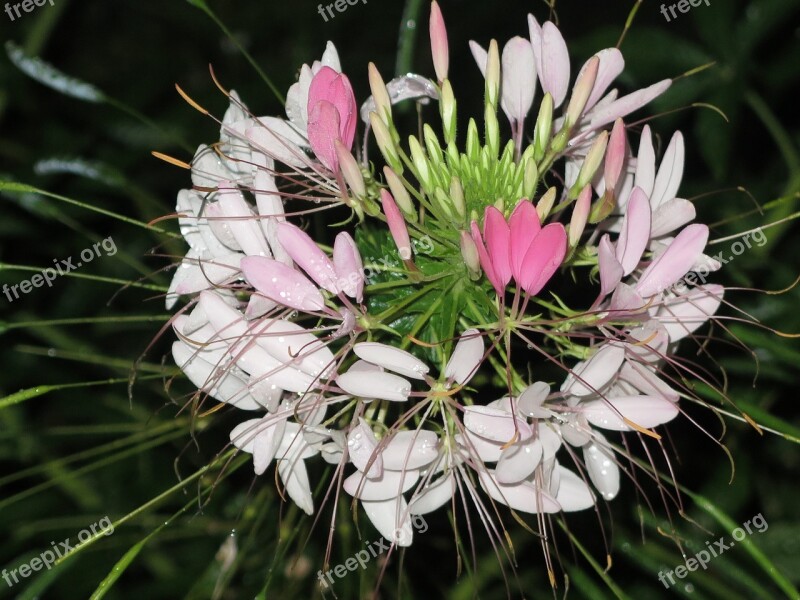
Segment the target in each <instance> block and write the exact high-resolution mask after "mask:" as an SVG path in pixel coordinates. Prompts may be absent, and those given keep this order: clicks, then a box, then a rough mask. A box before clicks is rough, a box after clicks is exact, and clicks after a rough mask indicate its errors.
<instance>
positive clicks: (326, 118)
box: [308, 100, 341, 173]
mask: <svg viewBox="0 0 800 600" xmlns="http://www.w3.org/2000/svg"><path fill="white" fill-rule="evenodd" d="M339 127H340V121H339V113H338V111H337V110H336V107H335V106H334V105H333V104H331V103H330V102H326V101H325V100H321V101H319V102H317V103H316V104H314V105H313V106H312V107H311V109H310V110H309V112H308V142H309V144H311V149H312V150H313V151H314V155H315V156H316V157H317V158H318V159H319V161H320V162H321V163H322V164H323V165H325V167H327V168H328V169H329V170H330V171H332V172H334V173H336V172H338V171H339V155H338V154H336V144H335V142H336V140H337V139H338V140H340V139H341V138H340V137H339V136H340V135H341V134H340V132H339Z"/></svg>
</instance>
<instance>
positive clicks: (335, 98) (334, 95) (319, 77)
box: [308, 67, 358, 154]
mask: <svg viewBox="0 0 800 600" xmlns="http://www.w3.org/2000/svg"><path fill="white" fill-rule="evenodd" d="M320 102H327V103H329V104H331V105H333V107H334V109H335V111H336V113H337V114H338V120H339V125H338V127H337V129H338V135H337V136H335V137H339V138H341V140H342V143H343V144H344V145H345V147H346V148H347V149H348V150H350V149H351V148H352V147H353V139H354V138H355V133H356V122H357V121H358V107H357V106H356V97H355V94H354V93H353V87H352V86H351V85H350V80H349V79H348V78H347V75H344V74H343V73H338V72H337V71H335V70H333V69H331V68H330V67H322V68H321V69H320V70H319V71H318V72H317V73H316V75H314V78H313V79H312V80H311V85H310V87H309V88H308V114H309V118H308V121H309V129H310V126H311V121H312V118H311V113H312V111H313V109H314V107H315V106H317V104H319V103H320ZM309 142H311V131H310V130H309ZM331 143H333V142H332V141H331ZM312 148H313V143H312ZM334 154H335V153H334Z"/></svg>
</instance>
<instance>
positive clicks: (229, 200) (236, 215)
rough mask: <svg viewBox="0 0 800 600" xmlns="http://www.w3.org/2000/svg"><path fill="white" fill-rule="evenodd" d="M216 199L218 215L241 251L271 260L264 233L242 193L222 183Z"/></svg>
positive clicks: (231, 185) (230, 185) (226, 183)
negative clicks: (222, 218)
mask: <svg viewBox="0 0 800 600" xmlns="http://www.w3.org/2000/svg"><path fill="white" fill-rule="evenodd" d="M217 197H218V201H217V205H218V207H219V210H220V213H221V215H222V216H223V217H224V218H225V221H226V223H227V224H228V227H230V231H231V233H233V236H234V237H235V238H236V241H237V242H238V244H239V246H240V247H241V248H242V251H244V253H245V254H247V255H249V256H266V257H267V258H272V253H271V252H270V251H269V248H268V247H267V240H266V238H265V237H264V232H263V231H262V230H261V226H260V225H259V222H258V219H256V216H255V214H253V209H252V208H251V207H250V205H249V204H247V202H246V201H245V199H244V196H243V195H242V192H240V191H239V190H238V189H236V188H235V187H233V184H231V183H230V182H222V183H220V185H219V194H218V195H217Z"/></svg>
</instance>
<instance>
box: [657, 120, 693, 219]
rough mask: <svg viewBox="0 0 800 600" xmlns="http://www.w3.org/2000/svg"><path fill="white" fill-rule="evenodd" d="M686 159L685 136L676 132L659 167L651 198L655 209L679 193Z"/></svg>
mask: <svg viewBox="0 0 800 600" xmlns="http://www.w3.org/2000/svg"><path fill="white" fill-rule="evenodd" d="M685 158H686V149H685V147H684V143H683V135H682V134H681V132H680V131H676V132H675V135H673V136H672V139H671V140H670V142H669V146H667V151H666V152H664V158H663V159H661V165H660V166H659V167H658V175H657V176H656V181H655V186H654V187H653V194H652V195H651V197H650V202H652V203H653V208H654V209H656V208H658V207H659V206H661V205H662V204H664V202H667V201H669V200H672V199H673V198H674V197H675V195H676V194H677V193H678V188H679V187H680V185H681V180H682V179H683V164H684V160H685Z"/></svg>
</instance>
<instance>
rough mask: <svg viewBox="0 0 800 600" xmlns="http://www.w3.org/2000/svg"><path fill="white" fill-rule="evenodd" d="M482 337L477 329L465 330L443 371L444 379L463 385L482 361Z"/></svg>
mask: <svg viewBox="0 0 800 600" xmlns="http://www.w3.org/2000/svg"><path fill="white" fill-rule="evenodd" d="M483 352H484V343H483V336H481V335H480V332H479V331H478V330H477V329H467V330H466V331H465V332H464V333H462V334H461V337H459V339H458V343H457V344H456V347H455V349H454V350H453V354H452V355H451V356H450V360H448V361H447V366H446V367H445V369H444V376H445V379H452V380H453V381H455V382H456V383H457V384H459V385H464V384H465V383H467V382H468V381H469V380H470V379H472V376H473V375H474V374H475V372H476V371H477V370H478V365H480V363H481V360H482V359H483Z"/></svg>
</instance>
